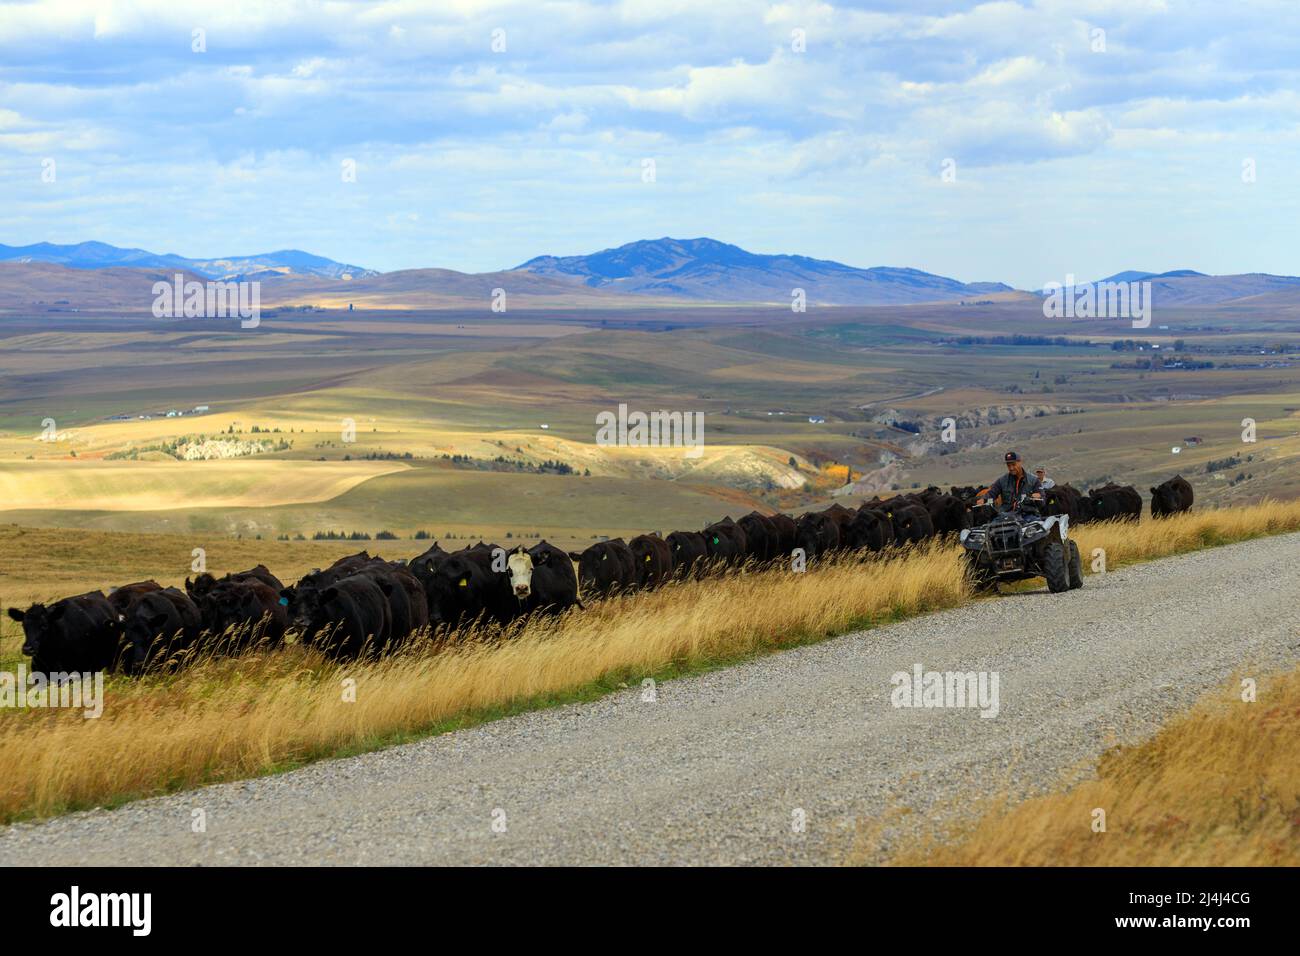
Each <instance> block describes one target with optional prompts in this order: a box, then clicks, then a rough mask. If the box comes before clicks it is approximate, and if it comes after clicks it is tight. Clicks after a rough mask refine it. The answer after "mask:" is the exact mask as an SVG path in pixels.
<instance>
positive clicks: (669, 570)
mask: <svg viewBox="0 0 1300 956" xmlns="http://www.w3.org/2000/svg"><path fill="white" fill-rule="evenodd" d="M627 546H628V549H629V550H630V551H631V552H632V564H633V565H634V566H635V567H636V586H637V587H638V588H641V589H642V590H644V591H652V590H654V589H655V588H657V587H659V585H661V584H664V583H666V582H667V581H668V580H669V579H670V578H671V577H672V576H673V555H672V551H671V550H669V547H668V542H667V541H665V540H664V539H663V538H661V537H659V535H657V534H639V535H637V536H636V537H635V538H633V539H632V540H631V541H629V542H628V543H627Z"/></svg>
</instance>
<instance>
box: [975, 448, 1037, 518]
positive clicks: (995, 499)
mask: <svg viewBox="0 0 1300 956" xmlns="http://www.w3.org/2000/svg"><path fill="white" fill-rule="evenodd" d="M1002 460H1003V461H1005V462H1006V463H1007V473H1006V474H1005V475H1003V476H1002V477H1000V478H999V479H998V480H997V481H995V482H993V484H991V485H989V493H988V497H987V498H986V499H984V500H982V501H979V502H977V504H987V503H989V502H992V503H993V504H994V505H995V507H996V508H997V510H998V513H999V514H1002V513H1004V512H1007V511H1014V510H1015V509H1016V508H1018V507H1019V503H1020V496H1021V495H1028V496H1029V498H1030V499H1031V500H1034V501H1042V500H1043V492H1042V490H1041V488H1040V486H1039V481H1038V479H1037V478H1036V477H1034V476H1033V475H1031V474H1029V472H1027V471H1025V465H1024V462H1023V461H1021V459H1020V456H1019V455H1018V454H1016V453H1015V452H1014V451H1009V452H1007V453H1006V454H1005V455H1003V456H1002Z"/></svg>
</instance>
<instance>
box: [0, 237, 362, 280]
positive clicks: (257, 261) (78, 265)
mask: <svg viewBox="0 0 1300 956" xmlns="http://www.w3.org/2000/svg"><path fill="white" fill-rule="evenodd" d="M0 262H49V263H53V264H54V265H60V266H68V267H69V268H72V269H112V268H116V267H119V266H125V267H128V268H132V269H184V270H188V271H190V272H194V273H196V274H198V275H201V276H204V277H206V278H208V279H230V278H248V279H255V278H256V279H261V278H270V277H273V276H276V275H311V276H319V277H321V278H325V279H346V278H352V279H357V278H363V277H366V276H373V275H378V274H379V273H377V272H375V271H374V270H373V269H363V268H361V267H360V266H350V265H345V264H344V263H341V262H335V261H334V260H333V259H325V258H323V257H321V256H314V255H312V254H311V253H309V252H301V251H299V250H297V249H284V250H281V251H280V252H266V253H262V254H260V255H253V256H226V257H223V258H220V259H188V258H186V257H185V256H178V255H173V254H171V253H166V254H163V255H159V254H158V253H154V252H146V251H145V250H144V249H119V248H118V247H117V246H110V245H109V244H108V243H105V242H79V243H77V244H76V245H68V246H59V245H55V244H53V243H49V242H38V243H36V244H35V245H30V246H6V245H4V244H3V243H0Z"/></svg>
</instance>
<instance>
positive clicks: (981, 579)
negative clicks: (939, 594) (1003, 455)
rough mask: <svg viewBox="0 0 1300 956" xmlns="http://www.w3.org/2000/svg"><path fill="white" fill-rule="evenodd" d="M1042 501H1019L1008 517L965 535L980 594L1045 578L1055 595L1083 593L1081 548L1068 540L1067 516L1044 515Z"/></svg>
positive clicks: (963, 540)
mask: <svg viewBox="0 0 1300 956" xmlns="http://www.w3.org/2000/svg"><path fill="white" fill-rule="evenodd" d="M1042 505H1043V503H1042V501H1041V500H1039V499H1034V498H1030V497H1028V496H1026V495H1021V497H1020V500H1019V501H1017V502H1016V503H1015V505H1014V506H1013V507H1012V508H1011V510H1009V511H1004V512H1002V513H1001V514H998V515H996V516H995V517H994V518H993V520H992V521H990V522H988V523H987V524H985V525H982V526H980V527H978V528H969V529H967V530H965V531H963V532H962V533H961V543H962V547H964V548H965V549H966V560H967V561H968V562H970V570H971V577H972V578H973V579H974V581H975V587H976V589H977V590H980V591H991V590H995V589H996V588H997V586H998V582H1000V581H1023V580H1024V579H1026V578H1036V577H1044V578H1046V579H1047V589H1048V590H1049V591H1051V592H1052V593H1053V594H1057V593H1059V592H1061V591H1069V590H1073V589H1074V588H1081V587H1083V567H1082V565H1081V563H1080V559H1079V546H1078V545H1077V544H1076V543H1075V542H1073V541H1071V540H1070V538H1069V527H1070V518H1069V516H1068V515H1046V516H1044V515H1043V513H1042Z"/></svg>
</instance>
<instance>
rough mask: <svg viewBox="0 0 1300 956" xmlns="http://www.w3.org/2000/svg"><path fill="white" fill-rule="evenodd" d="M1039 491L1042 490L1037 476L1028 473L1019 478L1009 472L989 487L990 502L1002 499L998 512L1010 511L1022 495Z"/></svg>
mask: <svg viewBox="0 0 1300 956" xmlns="http://www.w3.org/2000/svg"><path fill="white" fill-rule="evenodd" d="M1038 490H1040V489H1039V481H1038V476H1037V475H1034V474H1032V473H1030V472H1028V471H1027V472H1025V473H1024V475H1022V476H1021V477H1019V478H1017V477H1016V476H1015V475H1013V474H1011V472H1009V471H1008V472H1007V473H1006V474H1005V475H1003V476H1002V477H1001V478H999V479H998V480H997V481H995V482H993V484H991V485H989V500H990V501H996V500H997V499H998V498H1001V499H1002V503H1001V504H999V505H998V511H1010V510H1011V509H1012V507H1014V505H1015V503H1016V501H1017V500H1019V498H1020V496H1021V495H1031V494H1033V493H1034V492H1035V491H1038Z"/></svg>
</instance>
